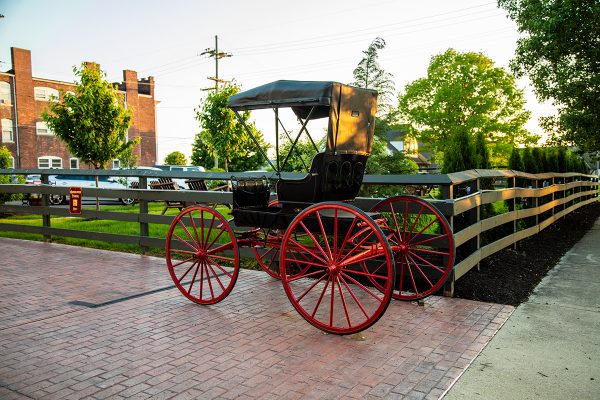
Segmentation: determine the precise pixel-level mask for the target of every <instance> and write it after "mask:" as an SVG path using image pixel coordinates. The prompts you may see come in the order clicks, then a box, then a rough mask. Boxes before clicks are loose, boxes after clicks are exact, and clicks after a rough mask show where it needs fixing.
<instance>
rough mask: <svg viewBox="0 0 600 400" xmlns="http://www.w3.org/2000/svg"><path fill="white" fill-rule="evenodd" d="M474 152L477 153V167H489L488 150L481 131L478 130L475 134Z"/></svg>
mask: <svg viewBox="0 0 600 400" xmlns="http://www.w3.org/2000/svg"><path fill="white" fill-rule="evenodd" d="M475 154H476V155H477V168H481V169H490V168H491V164H490V152H489V151H488V148H487V143H486V142H485V136H484V135H483V132H478V133H477V135H476V136H475Z"/></svg>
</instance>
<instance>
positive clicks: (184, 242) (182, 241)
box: [173, 233, 198, 254]
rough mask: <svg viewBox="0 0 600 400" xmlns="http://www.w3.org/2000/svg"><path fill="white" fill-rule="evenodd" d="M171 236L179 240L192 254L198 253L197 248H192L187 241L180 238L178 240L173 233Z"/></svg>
mask: <svg viewBox="0 0 600 400" xmlns="http://www.w3.org/2000/svg"><path fill="white" fill-rule="evenodd" d="M173 236H174V237H175V238H176V239H177V240H179V241H180V242H181V243H183V244H185V245H186V246H187V247H189V248H190V249H192V250H194V254H195V253H196V252H197V251H198V249H197V248H195V247H194V246H192V245H191V244H190V243H189V242H188V241H187V240H183V239H182V238H180V237H179V236H178V235H176V234H175V233H173Z"/></svg>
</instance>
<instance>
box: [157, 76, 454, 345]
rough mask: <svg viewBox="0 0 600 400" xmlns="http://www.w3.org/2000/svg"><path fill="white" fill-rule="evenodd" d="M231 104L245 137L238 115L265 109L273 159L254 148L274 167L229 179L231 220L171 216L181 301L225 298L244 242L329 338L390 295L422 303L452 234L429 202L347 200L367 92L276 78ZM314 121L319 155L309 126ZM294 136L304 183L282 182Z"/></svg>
mask: <svg viewBox="0 0 600 400" xmlns="http://www.w3.org/2000/svg"><path fill="white" fill-rule="evenodd" d="M229 107H230V108H231V109H232V110H233V111H234V112H235V114H236V115H237V116H238V120H239V122H240V123H241V124H243V125H244V127H245V128H246V130H247V133H248V134H249V135H250V137H251V138H252V139H253V140H254V141H255V142H256V139H255V138H254V137H253V136H252V130H251V129H249V127H248V126H246V125H245V123H244V119H243V118H241V115H240V113H242V112H245V111H247V110H257V109H272V110H273V111H274V115H275V127H276V128H275V131H276V141H277V142H276V146H275V151H276V157H275V161H274V162H271V161H269V158H268V157H267V155H266V154H265V152H264V151H263V150H262V149H260V150H259V151H261V152H262V153H263V155H264V156H265V158H266V160H267V162H269V164H271V167H272V169H273V171H274V173H273V177H272V178H270V179H267V178H256V179H255V178H253V179H235V178H232V179H233V180H232V184H233V209H232V211H231V214H232V215H233V219H232V220H228V218H226V217H225V216H224V215H222V214H221V213H219V212H218V211H217V210H215V209H214V208H211V207H208V206H204V205H194V206H191V207H188V208H186V209H184V210H183V211H181V212H180V213H179V214H178V215H177V216H176V217H175V219H174V220H173V223H172V225H171V227H170V229H169V232H168V236H167V245H166V257H167V265H168V269H169V273H170V274H171V277H172V279H173V281H174V282H175V285H176V286H177V288H178V289H179V290H180V291H181V292H182V293H183V294H184V295H185V296H186V297H187V298H188V299H190V300H191V301H193V302H196V303H200V304H214V303H217V302H219V301H221V300H223V299H224V298H225V297H226V296H227V295H229V293H230V292H231V291H232V289H233V287H234V286H235V283H236V280H237V278H238V274H239V268H240V251H239V249H240V248H241V247H251V248H252V249H253V252H254V255H255V257H256V259H257V261H258V263H259V265H260V266H261V267H262V268H263V269H264V270H265V271H266V272H267V273H268V274H269V275H271V276H272V277H274V278H277V279H280V280H281V283H282V284H283V288H284V290H285V293H286V295H287V297H288V298H289V300H290V302H291V303H292V305H293V306H294V308H295V309H296V310H297V311H298V312H299V313H300V315H302V317H303V318H304V319H306V320H307V321H308V322H309V323H311V324H312V325H314V326H316V327H317V328H320V329H322V330H324V331H327V332H331V333H336V334H351V333H355V332H359V331H362V330H364V329H366V328H368V327H370V326H371V325H372V324H374V323H375V322H376V321H377V320H378V319H379V318H380V317H381V316H382V315H383V313H384V312H385V310H386V309H387V307H388V305H389V303H390V300H391V299H392V298H396V299H401V300H416V299H421V298H424V297H426V296H429V295H431V294H433V293H435V292H437V291H438V290H439V289H440V288H441V287H442V285H443V284H444V282H445V280H446V278H447V277H448V275H449V273H450V271H451V269H452V267H453V263H454V241H453V236H452V232H451V229H450V227H449V225H448V222H447V221H446V219H445V218H444V216H443V215H442V214H441V213H440V212H439V211H438V210H437V209H436V208H435V207H433V206H432V205H430V204H429V203H428V202H426V201H424V200H422V199H420V198H418V197H413V196H396V197H392V198H388V199H384V200H382V201H380V202H379V203H377V204H376V205H375V206H374V207H372V209H370V210H369V211H363V210H361V209H359V208H358V207H356V206H355V205H353V202H354V200H355V198H356V196H357V194H358V192H359V190H360V188H361V185H362V182H363V177H364V174H365V171H366V168H367V161H368V158H369V155H370V154H371V150H372V145H373V129H374V122H375V113H376V107H377V92H375V91H373V90H368V89H361V88H355V87H351V86H347V85H343V84H340V83H336V82H300V81H276V82H273V83H270V84H266V85H263V86H260V87H257V88H255V89H252V90H248V91H245V92H242V93H239V94H237V95H235V96H232V97H231V98H230V99H229ZM283 109H291V111H292V112H293V114H294V116H295V118H296V119H297V121H298V122H299V124H300V129H299V131H298V133H297V135H296V134H294V137H290V134H289V132H288V131H287V130H285V128H283V123H282V119H281V118H280V114H279V113H280V110H282V111H283ZM324 118H327V121H328V122H327V124H326V138H325V144H324V149H323V151H319V149H318V146H317V145H316V144H315V142H314V141H313V139H312V138H311V137H310V135H309V133H308V125H309V123H310V122H311V121H314V120H318V119H324ZM280 127H282V130H283V132H284V133H285V134H286V135H287V136H288V138H289V140H290V141H291V142H292V146H291V149H290V150H289V153H288V154H287V155H285V157H284V155H281V154H279V136H280V132H279V129H280ZM303 134H305V135H308V137H309V139H310V141H311V142H312V143H313V145H314V148H315V152H316V155H315V156H314V158H313V159H312V164H311V166H310V168H308V171H307V174H306V176H305V177H304V178H303V179H296V180H291V179H283V178H282V175H281V171H282V170H284V169H285V165H286V163H287V162H288V159H289V157H290V153H292V152H293V151H295V150H294V148H295V146H296V145H297V142H298V140H299V138H300V136H301V135H303ZM256 144H257V145H258V142H256ZM272 183H274V191H275V193H276V198H275V200H272V199H271V196H272V193H271V192H272V189H273V185H272Z"/></svg>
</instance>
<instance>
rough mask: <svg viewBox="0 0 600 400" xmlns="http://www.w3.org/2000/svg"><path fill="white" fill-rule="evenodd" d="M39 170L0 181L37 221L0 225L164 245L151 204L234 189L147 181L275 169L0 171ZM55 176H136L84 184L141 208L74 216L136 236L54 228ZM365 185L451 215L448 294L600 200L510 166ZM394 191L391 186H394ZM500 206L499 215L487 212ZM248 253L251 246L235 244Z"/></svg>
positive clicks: (227, 196) (593, 186)
mask: <svg viewBox="0 0 600 400" xmlns="http://www.w3.org/2000/svg"><path fill="white" fill-rule="evenodd" d="M32 174H37V175H41V177H42V179H41V181H42V184H41V185H25V184H16V183H11V184H1V185H0V194H1V193H15V194H19V193H20V194H40V195H41V200H40V205H18V204H0V214H23V215H40V216H41V217H42V224H41V225H40V226H29V225H22V224H15V223H8V222H0V230H2V231H13V232H23V233H34V234H40V235H43V236H44V239H45V240H51V238H52V236H60V237H71V238H79V239H88V240H98V241H105V242H118V243H125V244H132V245H137V246H140V247H141V248H142V249H143V250H144V251H146V250H147V249H148V248H150V247H158V248H162V247H164V245H165V238H162V237H152V236H150V234H149V231H150V229H149V227H150V225H151V224H160V225H170V224H171V222H172V220H173V218H174V217H173V216H172V215H156V214H150V213H148V203H150V202H164V201H179V202H184V203H187V204H195V203H202V204H231V202H232V193H231V192H227V191H195V190H154V189H148V187H149V183H150V182H152V181H154V180H157V179H159V178H167V177H169V178H175V179H204V180H205V181H207V182H210V181H228V180H230V179H231V178H232V177H235V178H249V177H263V176H266V177H267V178H268V179H275V178H277V177H276V176H275V175H274V174H273V173H272V172H252V173H249V172H245V173H225V172H200V173H199V172H172V171H152V170H135V169H133V170H115V171H113V170H48V169H43V170H42V169H25V170H14V169H4V170H2V169H0V175H11V176H16V175H32ZM52 175H71V176H81V175H85V176H94V175H97V176H111V177H117V178H125V179H126V180H128V179H130V178H131V179H135V180H136V181H137V182H139V185H138V188H136V189H132V188H128V189H104V188H95V187H84V188H83V196H84V197H89V198H95V197H100V198H109V199H122V198H130V199H134V200H135V201H136V202H138V203H139V205H140V207H139V212H135V213H134V212H116V211H102V210H95V209H89V208H84V209H83V210H82V213H81V214H80V215H77V217H80V218H84V219H91V220H114V221H122V222H134V223H137V224H139V234H138V235H126V234H115V233H106V232H91V231H84V230H75V229H63V228H57V227H52V226H51V216H58V217H68V216H72V215H71V214H70V213H69V210H68V209H67V208H61V207H56V206H51V205H50V202H49V197H50V196H51V195H61V196H68V194H69V187H66V186H54V185H51V184H49V177H50V176H52ZM303 176H304V174H301V173H283V174H282V177H283V178H286V179H300V178H302V177H303ZM363 185H364V186H365V187H369V186H372V185H377V186H382V187H386V188H393V189H394V190H396V189H397V193H407V192H408V193H417V194H421V195H422V196H423V197H424V198H426V199H427V200H428V201H429V202H430V203H431V204H432V205H434V206H435V207H436V208H438V209H439V210H440V211H441V212H442V213H443V214H444V215H445V216H446V218H447V219H448V222H449V223H450V226H451V228H452V231H453V233H454V239H455V245H456V254H457V258H456V263H455V266H454V269H453V274H452V276H451V278H450V279H449V281H448V283H447V285H446V288H445V293H446V294H448V295H451V294H452V292H453V287H454V282H455V281H456V280H457V279H459V278H460V277H462V276H463V275H464V274H465V273H467V272H468V271H469V270H471V269H472V268H474V267H476V266H478V265H479V263H480V262H481V260H483V259H484V258H486V257H488V256H490V255H492V254H494V253H496V252H498V251H500V250H502V249H504V248H506V247H509V246H514V245H515V244H516V243H517V242H518V241H520V240H523V239H525V238H527V237H530V236H532V235H535V234H537V233H539V232H540V231H542V230H543V229H545V228H546V227H548V226H550V225H551V224H552V223H553V222H555V221H556V220H558V219H560V218H562V217H564V216H565V215H567V214H568V213H570V212H572V211H574V210H576V209H578V208H580V207H582V206H585V205H587V204H590V203H593V202H595V201H597V200H598V177H597V176H593V175H583V174H577V173H544V174H527V173H522V172H518V171H511V170H470V171H464V172H459V173H452V174H447V175H441V174H415V175H365V178H364V181H363ZM394 190H392V191H394ZM380 200H381V199H380V198H366V197H359V198H357V199H356V201H355V205H357V206H358V207H359V208H362V209H363V210H367V211H368V210H370V209H371V208H372V207H373V206H374V205H375V204H377V202H379V201H380ZM498 205H500V206H501V207H504V208H505V210H504V212H502V213H494V212H491V211H490V210H492V209H493V208H494V207H496V206H498ZM240 251H241V253H242V255H245V256H249V257H252V256H253V252H252V249H240Z"/></svg>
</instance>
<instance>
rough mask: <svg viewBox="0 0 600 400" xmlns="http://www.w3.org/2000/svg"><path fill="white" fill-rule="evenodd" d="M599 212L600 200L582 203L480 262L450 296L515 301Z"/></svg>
mask: <svg viewBox="0 0 600 400" xmlns="http://www.w3.org/2000/svg"><path fill="white" fill-rule="evenodd" d="M599 216H600V203H593V204H590V205H587V206H584V207H582V208H580V209H578V210H576V211H574V212H572V213H570V214H568V215H567V216H566V217H564V218H563V219H561V220H560V221H557V222H555V223H554V224H552V225H550V226H549V227H548V228H546V229H544V230H543V231H542V232H540V233H539V234H537V235H535V236H532V237H530V238H528V239H526V240H523V241H521V242H519V243H518V244H517V249H516V250H514V249H512V247H511V248H506V249H504V250H501V251H499V252H498V253H496V254H493V255H492V256H490V257H488V258H486V259H485V260H483V261H482V262H481V269H480V271H477V269H476V268H473V269H472V270H471V271H469V272H468V273H467V274H465V275H464V276H463V277H461V278H460V279H459V280H458V281H457V282H456V284H455V290H454V297H459V298H462V299H471V300H478V301H486V302H491V303H499V304H510V305H514V306H516V305H518V304H521V303H522V302H524V301H525V300H527V298H528V297H529V295H530V294H531V293H532V292H533V289H535V287H536V286H537V284H538V283H539V282H540V281H541V280H542V278H543V277H544V276H546V274H547V272H548V271H549V270H551V269H552V268H553V267H554V266H555V265H556V263H557V262H558V261H559V260H560V259H561V257H562V256H563V255H564V254H565V253H566V252H567V251H569V250H570V249H571V247H573V245H574V244H575V243H577V241H579V239H581V238H582V237H583V235H585V233H586V232H587V231H588V230H590V228H591V227H592V226H593V225H594V222H595V221H596V219H597V218H598V217H599Z"/></svg>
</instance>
